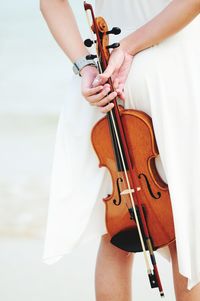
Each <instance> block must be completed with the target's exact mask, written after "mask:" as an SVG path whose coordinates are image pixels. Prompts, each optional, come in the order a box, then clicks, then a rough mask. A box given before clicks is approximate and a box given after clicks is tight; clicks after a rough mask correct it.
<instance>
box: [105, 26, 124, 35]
mask: <svg viewBox="0 0 200 301" xmlns="http://www.w3.org/2000/svg"><path fill="white" fill-rule="evenodd" d="M120 33H121V29H120V28H119V27H113V28H112V29H111V30H109V31H107V32H106V34H114V35H118V34H120Z"/></svg>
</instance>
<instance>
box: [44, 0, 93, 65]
mask: <svg viewBox="0 0 200 301" xmlns="http://www.w3.org/2000/svg"><path fill="white" fill-rule="evenodd" d="M40 9H41V12H42V14H43V16H44V18H45V20H46V22H47V24H48V26H49V29H50V31H51V33H52V34H53V36H54V38H55V39H56V41H57V42H58V44H59V45H60V47H61V48H62V49H63V51H64V52H65V53H66V55H67V56H68V57H69V59H70V60H71V61H72V62H74V61H75V60H76V59H78V58H79V57H82V56H85V55H86V54H88V51H87V48H86V47H85V46H84V44H83V41H82V39H81V35H80V32H79V30H78V26H77V24H76V20H75V18H74V15H73V12H72V10H71V7H70V5H69V3H68V1H67V0H40Z"/></svg>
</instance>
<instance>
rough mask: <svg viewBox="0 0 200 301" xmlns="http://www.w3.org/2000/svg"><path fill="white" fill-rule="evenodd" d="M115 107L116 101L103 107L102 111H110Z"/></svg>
mask: <svg viewBox="0 0 200 301" xmlns="http://www.w3.org/2000/svg"><path fill="white" fill-rule="evenodd" d="M113 108H114V103H109V104H108V105H107V106H105V107H101V108H100V111H101V113H108V112H109V111H110V110H112V109H113Z"/></svg>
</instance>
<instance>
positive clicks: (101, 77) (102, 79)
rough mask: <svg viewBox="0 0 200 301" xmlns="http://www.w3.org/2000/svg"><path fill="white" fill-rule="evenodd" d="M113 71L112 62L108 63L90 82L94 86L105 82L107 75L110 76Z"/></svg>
mask: <svg viewBox="0 0 200 301" xmlns="http://www.w3.org/2000/svg"><path fill="white" fill-rule="evenodd" d="M114 71H115V66H114V65H113V64H111V63H109V64H108V66H107V68H106V69H105V71H104V72H103V73H101V74H98V75H97V76H96V78H95V79H94V81H93V83H92V86H93V87H96V86H99V85H103V84H105V83H106V82H107V81H108V79H109V77H111V76H112V74H113V73H114Z"/></svg>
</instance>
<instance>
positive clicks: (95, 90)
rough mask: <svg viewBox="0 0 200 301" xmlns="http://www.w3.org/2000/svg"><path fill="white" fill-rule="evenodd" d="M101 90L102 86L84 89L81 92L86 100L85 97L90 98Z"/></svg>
mask: <svg viewBox="0 0 200 301" xmlns="http://www.w3.org/2000/svg"><path fill="white" fill-rule="evenodd" d="M102 89H103V86H98V87H94V88H85V89H84V90H83V91H82V94H83V96H84V97H86V98H87V97H90V96H92V95H95V94H97V93H99V92H100V91H101V90H102Z"/></svg>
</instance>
